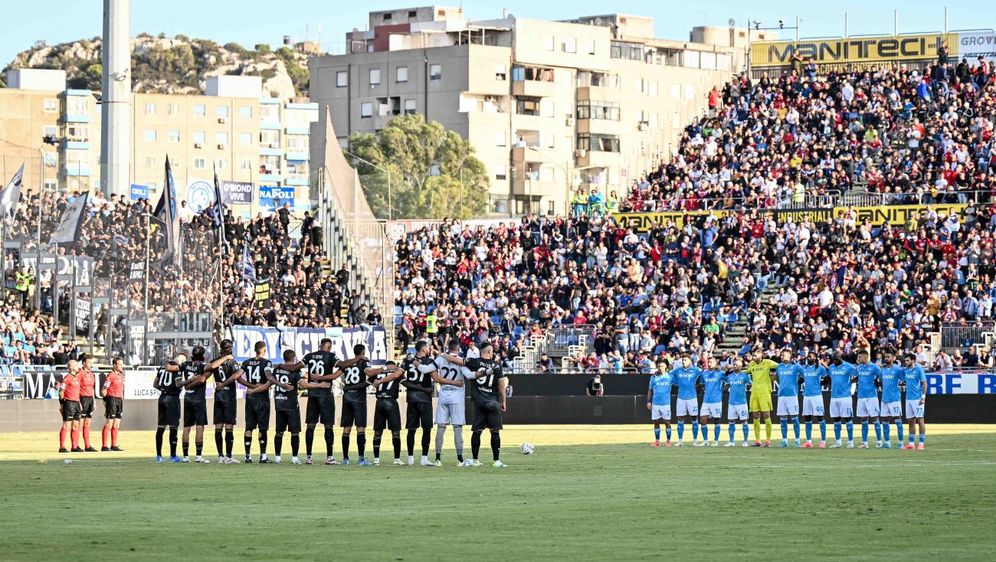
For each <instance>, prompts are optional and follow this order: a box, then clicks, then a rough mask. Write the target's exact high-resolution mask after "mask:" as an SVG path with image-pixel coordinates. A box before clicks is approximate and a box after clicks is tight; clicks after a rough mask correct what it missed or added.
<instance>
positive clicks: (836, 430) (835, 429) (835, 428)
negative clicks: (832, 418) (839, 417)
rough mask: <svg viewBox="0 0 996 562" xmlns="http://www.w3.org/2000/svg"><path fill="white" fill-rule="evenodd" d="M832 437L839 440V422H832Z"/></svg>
mask: <svg viewBox="0 0 996 562" xmlns="http://www.w3.org/2000/svg"><path fill="white" fill-rule="evenodd" d="M833 437H834V439H836V440H837V441H840V422H833Z"/></svg>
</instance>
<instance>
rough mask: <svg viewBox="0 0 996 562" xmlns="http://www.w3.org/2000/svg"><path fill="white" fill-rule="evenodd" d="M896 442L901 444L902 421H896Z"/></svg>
mask: <svg viewBox="0 0 996 562" xmlns="http://www.w3.org/2000/svg"><path fill="white" fill-rule="evenodd" d="M896 441H897V442H898V443H900V444H902V442H903V421H902V420H898V419H897V420H896Z"/></svg>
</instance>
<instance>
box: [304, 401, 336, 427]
mask: <svg viewBox="0 0 996 562" xmlns="http://www.w3.org/2000/svg"><path fill="white" fill-rule="evenodd" d="M304 421H305V422H306V423H308V424H313V423H321V424H322V425H333V424H335V400H334V399H333V398H332V397H331V396H309V397H308V412H307V414H306V415H305V418H304Z"/></svg>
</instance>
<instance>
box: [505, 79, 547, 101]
mask: <svg viewBox="0 0 996 562" xmlns="http://www.w3.org/2000/svg"><path fill="white" fill-rule="evenodd" d="M556 94H557V84H556V83H554V82H544V81H542V80H516V81H514V82H512V95H513V96H529V97H534V98H549V97H553V96H555V95H556Z"/></svg>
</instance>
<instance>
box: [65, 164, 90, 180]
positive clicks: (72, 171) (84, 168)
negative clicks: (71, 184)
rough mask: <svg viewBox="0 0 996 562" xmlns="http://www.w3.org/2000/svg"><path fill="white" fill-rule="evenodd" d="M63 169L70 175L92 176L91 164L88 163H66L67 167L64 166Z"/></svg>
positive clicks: (79, 176) (76, 176)
mask: <svg viewBox="0 0 996 562" xmlns="http://www.w3.org/2000/svg"><path fill="white" fill-rule="evenodd" d="M63 170H64V171H65V172H66V175H67V176H69V177H74V178H81V177H90V166H89V165H87V164H66V167H65V168H63Z"/></svg>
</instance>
